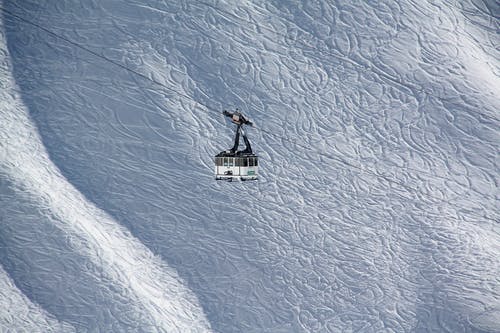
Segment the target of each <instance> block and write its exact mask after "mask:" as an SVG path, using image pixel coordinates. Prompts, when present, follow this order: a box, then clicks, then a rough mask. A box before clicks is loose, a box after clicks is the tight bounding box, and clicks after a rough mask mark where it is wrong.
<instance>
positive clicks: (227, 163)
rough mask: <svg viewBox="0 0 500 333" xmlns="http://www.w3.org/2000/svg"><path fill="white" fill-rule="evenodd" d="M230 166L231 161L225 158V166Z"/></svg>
mask: <svg viewBox="0 0 500 333" xmlns="http://www.w3.org/2000/svg"><path fill="white" fill-rule="evenodd" d="M228 165H229V159H228V158H227V157H224V166H228Z"/></svg>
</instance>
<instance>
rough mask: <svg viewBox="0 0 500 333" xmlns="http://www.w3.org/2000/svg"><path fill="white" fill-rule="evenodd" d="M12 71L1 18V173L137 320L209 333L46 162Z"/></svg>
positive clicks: (163, 273) (170, 276)
mask: <svg viewBox="0 0 500 333" xmlns="http://www.w3.org/2000/svg"><path fill="white" fill-rule="evenodd" d="M11 66H12V65H11V61H10V56H9V53H8V50H7V47H6V37H5V32H4V26H3V20H2V19H0V87H1V89H0V119H1V121H0V172H1V173H2V174H4V175H6V176H7V177H8V178H10V179H11V180H12V181H13V183H15V184H16V185H17V186H18V187H19V188H21V189H22V191H25V192H27V193H29V194H30V196H31V197H32V198H33V200H35V201H37V202H39V203H40V206H42V207H49V210H50V211H49V213H50V214H52V215H53V216H54V221H55V223H56V226H57V227H58V228H59V229H61V230H62V231H64V232H65V233H67V234H68V235H69V236H71V238H72V239H75V240H77V241H76V242H73V244H72V246H73V248H74V250H75V251H77V252H79V253H81V254H83V255H85V256H87V257H88V258H90V260H92V261H93V263H94V264H95V265H96V266H98V267H100V268H102V270H103V272H105V274H106V275H107V276H108V277H109V278H110V279H111V280H112V281H113V283H114V284H116V285H117V286H118V287H120V288H122V289H124V290H126V291H127V293H128V294H130V295H131V302H133V303H134V302H135V303H139V304H138V306H139V308H142V309H143V310H144V311H145V312H146V316H142V317H141V318H148V319H149V320H151V321H152V323H144V324H145V325H154V326H156V327H157V329H158V330H159V331H168V332H210V331H211V328H210V324H209V322H208V320H207V319H206V317H205V314H204V313H203V310H202V308H201V306H200V305H199V302H198V300H197V298H196V296H195V295H194V294H193V293H192V292H191V291H190V290H189V289H188V288H187V287H186V286H185V285H184V284H183V283H182V281H181V280H180V278H179V276H178V275H177V272H176V271H175V270H174V269H172V268H170V267H168V266H167V265H165V264H164V263H163V262H162V261H161V259H160V258H158V257H156V256H155V255H154V254H153V253H152V252H151V251H150V250H149V249H148V248H147V247H146V246H145V245H144V244H142V243H141V242H140V241H139V240H137V239H136V238H135V237H134V236H132V235H131V234H130V232H129V231H128V230H126V229H125V228H124V227H122V226H121V225H120V224H119V223H117V222H116V221H114V220H113V219H112V218H111V217H110V216H108V215H107V214H106V213H105V212H103V211H102V210H100V209H98V208H97V207H95V206H94V205H93V204H92V203H90V202H88V201H87V200H86V198H85V197H84V196H83V195H82V194H81V193H80V192H79V191H78V190H76V189H75V188H74V187H73V186H72V185H71V184H70V183H69V182H68V181H67V180H66V179H65V178H64V176H63V175H62V174H61V172H60V171H59V170H58V168H57V167H56V166H55V165H54V164H53V162H52V161H51V160H50V158H49V156H48V153H47V151H46V149H45V147H44V146H43V143H42V141H41V138H40V136H39V133H38V131H37V129H36V127H35V126H34V125H33V124H32V122H31V120H30V119H29V115H28V112H27V110H26V107H25V106H24V105H23V103H22V100H21V96H20V94H19V93H18V91H19V89H18V87H17V85H16V83H15V82H14V79H13V78H12V74H11V73H12V70H11ZM134 305H137V304H134ZM144 320H145V321H146V320H147V319H144Z"/></svg>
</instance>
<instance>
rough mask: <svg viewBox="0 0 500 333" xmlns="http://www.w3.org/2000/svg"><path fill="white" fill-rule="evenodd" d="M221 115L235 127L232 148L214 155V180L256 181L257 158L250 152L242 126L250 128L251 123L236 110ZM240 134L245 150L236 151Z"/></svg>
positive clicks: (248, 142) (250, 148)
mask: <svg viewBox="0 0 500 333" xmlns="http://www.w3.org/2000/svg"><path fill="white" fill-rule="evenodd" d="M223 114H224V115H225V116H227V117H230V118H231V120H232V122H233V123H235V124H236V125H238V126H237V128H236V135H235V138H234V145H233V148H231V149H229V150H225V151H222V152H220V153H219V154H217V155H215V179H216V180H227V181H233V180H241V181H245V180H257V178H258V173H259V172H258V171H259V158H258V156H257V155H255V154H254V153H253V151H252V146H251V145H250V141H249V140H248V138H247V136H246V134H245V132H244V131H243V125H250V126H252V125H253V124H252V122H251V121H249V120H248V119H247V118H246V117H245V116H243V115H242V114H241V113H240V112H238V110H236V112H228V111H224V112H223ZM240 134H241V135H242V136H243V140H244V141H245V145H246V147H245V149H244V150H240V151H238V145H239V140H240Z"/></svg>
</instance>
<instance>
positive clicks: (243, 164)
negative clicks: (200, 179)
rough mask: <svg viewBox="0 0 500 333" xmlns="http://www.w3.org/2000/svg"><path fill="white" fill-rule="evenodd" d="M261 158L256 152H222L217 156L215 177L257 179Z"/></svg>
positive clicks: (222, 178)
mask: <svg viewBox="0 0 500 333" xmlns="http://www.w3.org/2000/svg"><path fill="white" fill-rule="evenodd" d="M258 171H259V160H258V157H257V155H255V154H241V153H231V152H222V153H220V154H218V155H217V156H215V179H217V180H228V181H232V180H242V181H244V180H256V179H257V176H258Z"/></svg>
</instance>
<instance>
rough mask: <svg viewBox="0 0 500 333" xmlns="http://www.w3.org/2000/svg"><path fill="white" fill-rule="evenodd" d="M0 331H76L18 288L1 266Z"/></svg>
mask: <svg viewBox="0 0 500 333" xmlns="http://www.w3.org/2000/svg"><path fill="white" fill-rule="evenodd" d="M0 309H2V311H0V332H18V333H21V332H26V333H30V332H32V333H37V332H40V333H49V332H74V331H75V330H74V329H73V328H72V327H71V326H70V325H68V324H66V323H59V322H58V321H57V320H55V319H54V318H52V317H51V316H50V315H49V314H47V313H46V312H45V311H43V310H42V309H40V308H39V307H38V306H37V305H36V304H33V303H32V302H30V300H29V299H27V298H26V297H25V296H24V295H23V294H22V292H21V291H20V290H19V289H17V288H16V286H15V285H14V284H13V282H12V280H11V279H10V278H9V277H8V275H7V273H6V272H5V271H4V270H3V268H2V267H0Z"/></svg>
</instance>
